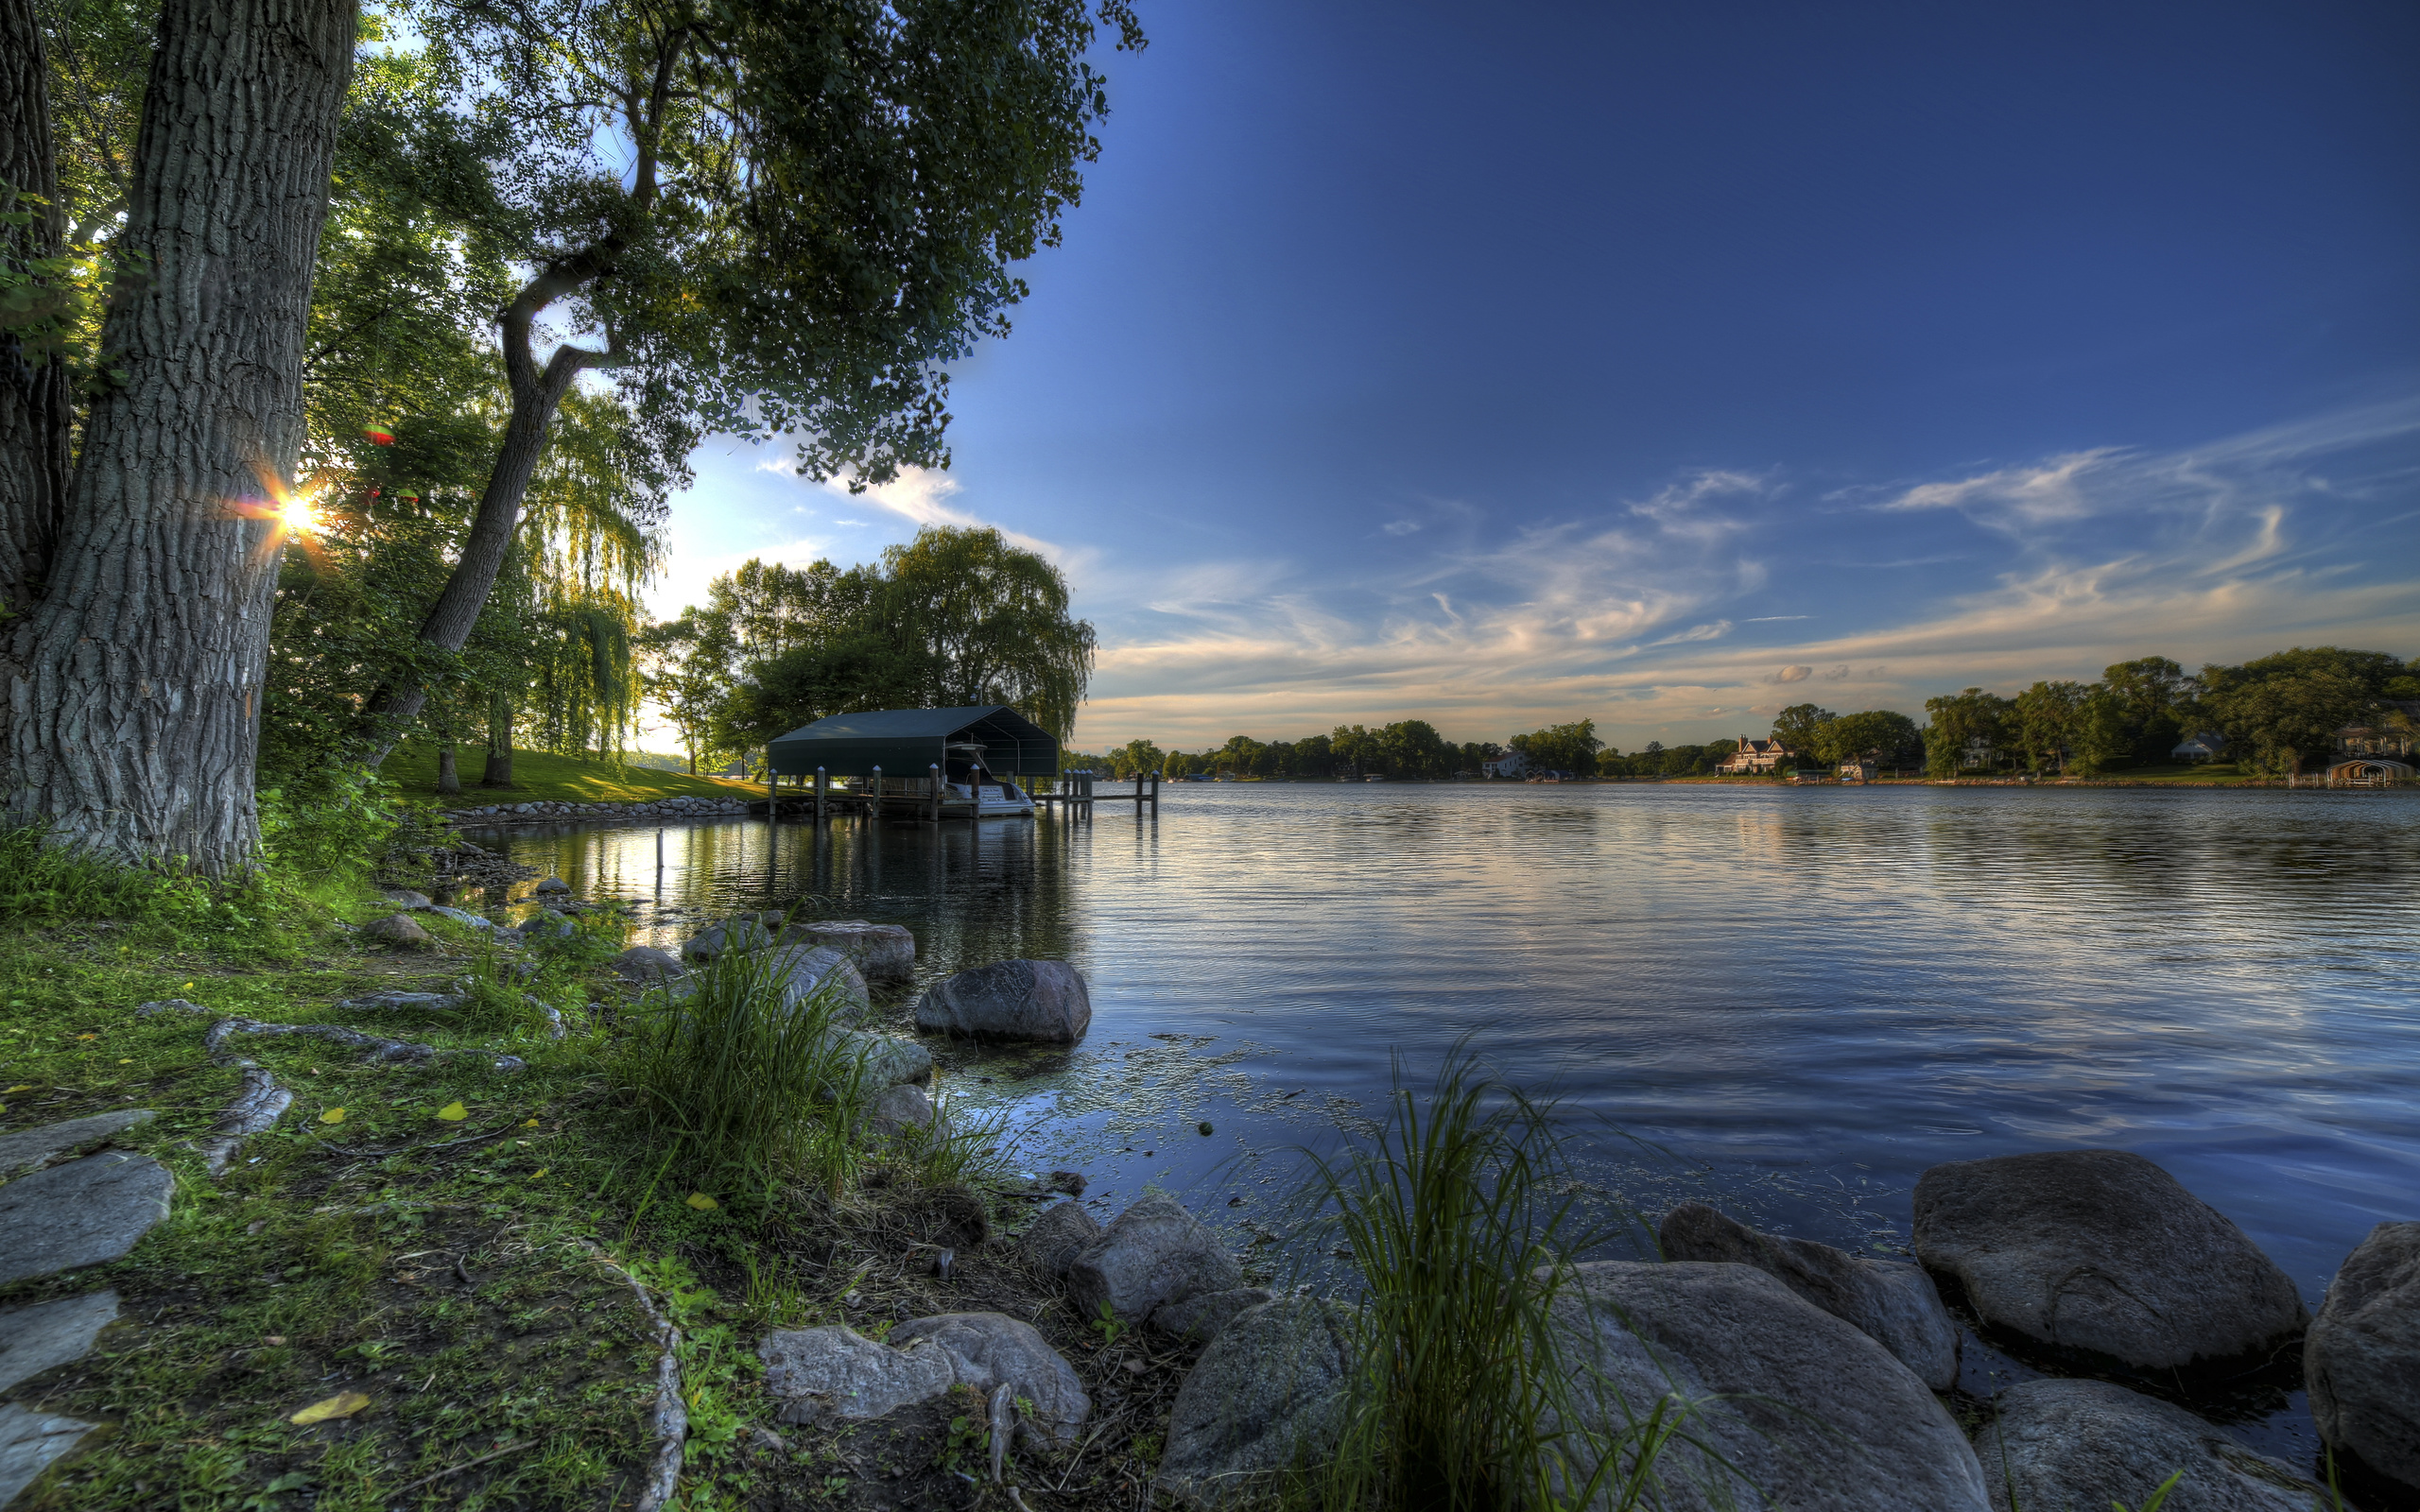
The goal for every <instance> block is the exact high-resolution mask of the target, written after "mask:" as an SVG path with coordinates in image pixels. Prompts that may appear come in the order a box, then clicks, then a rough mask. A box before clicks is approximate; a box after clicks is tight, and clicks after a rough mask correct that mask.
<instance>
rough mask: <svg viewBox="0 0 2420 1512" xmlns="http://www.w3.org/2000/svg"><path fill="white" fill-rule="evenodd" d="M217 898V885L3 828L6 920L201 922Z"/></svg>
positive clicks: (1, 908) (0, 903)
mask: <svg viewBox="0 0 2420 1512" xmlns="http://www.w3.org/2000/svg"><path fill="white" fill-rule="evenodd" d="M212 898H213V892H212V887H211V885H210V884H208V883H205V882H202V881H200V880H199V879H196V878H190V877H178V876H174V875H171V874H169V873H167V872H165V871H152V870H145V869H142V868H128V867H121V866H119V865H117V864H116V863H114V862H110V861H104V860H101V859H99V858H97V857H95V856H90V855H86V854H82V853H80V852H78V851H73V850H70V849H68V848H67V847H65V846H61V845H51V844H45V843H44V839H43V831H42V829H41V828H40V827H39V826H35V825H5V826H0V918H5V919H22V920H25V921H26V922H32V921H34V920H37V919H164V920H179V921H189V922H199V920H201V919H204V918H206V917H208V915H209V914H210V911H211V907H212Z"/></svg>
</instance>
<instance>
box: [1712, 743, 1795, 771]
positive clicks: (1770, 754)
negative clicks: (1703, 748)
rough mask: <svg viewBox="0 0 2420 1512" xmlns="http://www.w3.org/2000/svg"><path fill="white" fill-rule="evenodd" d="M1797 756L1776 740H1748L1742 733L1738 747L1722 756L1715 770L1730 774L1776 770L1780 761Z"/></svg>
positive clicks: (1793, 758)
mask: <svg viewBox="0 0 2420 1512" xmlns="http://www.w3.org/2000/svg"><path fill="white" fill-rule="evenodd" d="M1797 757H1798V752H1796V751H1794V750H1791V749H1790V748H1789V747H1787V746H1785V745H1783V744H1782V743H1781V742H1780V741H1778V740H1750V739H1749V738H1748V737H1747V736H1745V735H1742V736H1740V737H1739V748H1738V749H1737V750H1736V751H1733V752H1732V753H1731V754H1730V755H1728V756H1725V757H1724V758H1722V761H1721V764H1720V765H1718V766H1716V767H1715V770H1716V771H1718V772H1722V773H1724V774H1726V775H1731V776H1737V774H1739V773H1741V772H1771V771H1778V770H1779V769H1780V767H1781V764H1782V763H1784V762H1787V761H1795V760H1796V759H1797Z"/></svg>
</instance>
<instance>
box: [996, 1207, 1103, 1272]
mask: <svg viewBox="0 0 2420 1512" xmlns="http://www.w3.org/2000/svg"><path fill="white" fill-rule="evenodd" d="M1099 1237H1100V1224H1099V1223H1098V1221H1097V1220H1095V1219H1094V1217H1093V1215H1092V1214H1091V1213H1089V1212H1087V1211H1084V1205H1083V1204H1082V1203H1080V1202H1063V1203H1060V1204H1059V1205H1058V1206H1057V1207H1055V1208H1046V1209H1045V1210H1043V1212H1042V1215H1041V1216H1040V1217H1037V1218H1035V1219H1034V1220H1033V1222H1032V1223H1031V1224H1030V1225H1029V1226H1028V1227H1027V1229H1026V1231H1025V1232H1024V1233H1022V1234H1020V1235H1018V1236H1017V1249H1018V1252H1019V1253H1021V1254H1022V1255H1024V1257H1025V1263H1027V1264H1029V1265H1030V1266H1032V1267H1033V1268H1034V1269H1035V1270H1037V1271H1040V1272H1041V1273H1042V1274H1043V1275H1045V1276H1056V1277H1061V1278H1064V1277H1065V1276H1066V1274H1067V1267H1068V1266H1069V1265H1072V1264H1074V1263H1075V1261H1076V1257H1077V1256H1078V1255H1080V1254H1082V1253H1083V1252H1084V1246H1086V1245H1089V1244H1091V1243H1092V1242H1093V1241H1094V1240H1096V1239H1098V1238H1099Z"/></svg>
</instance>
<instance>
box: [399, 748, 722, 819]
mask: <svg viewBox="0 0 2420 1512" xmlns="http://www.w3.org/2000/svg"><path fill="white" fill-rule="evenodd" d="M512 771H513V785H512V786H511V787H510V789H508V790H504V791H486V792H482V791H479V790H477V789H472V790H470V791H468V792H466V793H465V795H464V796H463V797H462V798H459V799H449V800H447V801H449V802H452V803H474V804H476V803H532V802H561V803H644V802H647V801H648V800H649V799H659V798H672V797H676V796H688V797H694V798H717V799H728V798H743V799H745V798H762V797H764V796H765V790H764V789H763V788H762V787H760V786H754V785H752V784H749V783H745V782H725V781H722V780H720V779H717V778H711V777H691V776H689V775H688V774H687V773H685V772H679V771H667V770H666V769H664V768H662V767H656V766H647V765H639V764H637V763H630V764H627V765H625V764H617V763H614V762H610V761H603V760H597V759H593V758H587V757H579V756H557V755H555V754H553V753H552V752H548V751H538V750H530V749H527V748H526V747H523V748H518V749H516V750H514V752H513V757H512ZM378 772H379V775H380V776H381V777H382V778H385V779H386V780H388V781H389V782H392V783H393V784H394V786H395V789H396V791H397V792H399V793H401V794H403V795H404V796H406V797H407V798H414V799H425V798H433V797H435V796H436V780H437V752H436V749H435V747H434V746H433V745H432V744H430V743H428V742H425V741H423V742H417V743H412V744H407V745H405V746H404V747H401V748H399V749H398V750H397V751H396V752H395V754H394V755H392V756H389V758H387V762H386V765H383V766H381V767H379V768H378Z"/></svg>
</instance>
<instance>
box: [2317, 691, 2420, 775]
mask: <svg viewBox="0 0 2420 1512" xmlns="http://www.w3.org/2000/svg"><path fill="white" fill-rule="evenodd" d="M2336 753H2337V754H2338V755H2339V756H2387V757H2394V758H2395V759H2397V760H2398V761H2400V762H2404V763H2409V762H2410V761H2411V758H2412V756H2413V755H2414V753H2420V698H2382V699H2380V700H2379V701H2378V706H2377V708H2376V709H2374V710H2372V711H2371V712H2370V714H2369V717H2367V718H2366V719H2364V720H2362V721H2361V722H2360V723H2359V724H2358V725H2346V726H2345V727H2344V728H2343V729H2342V730H2338V731H2337V732H2336Z"/></svg>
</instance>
